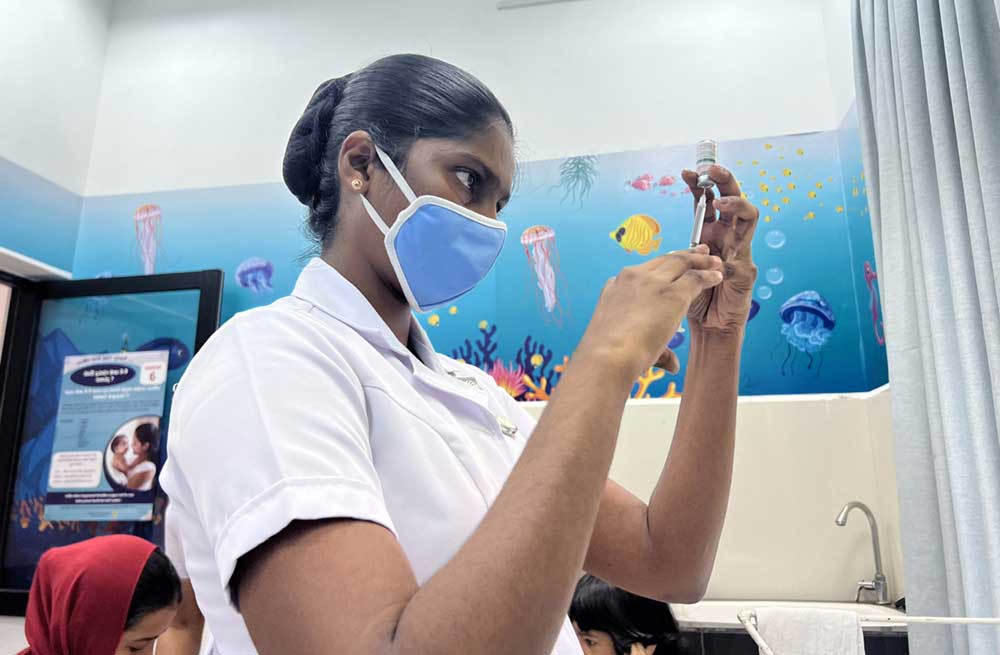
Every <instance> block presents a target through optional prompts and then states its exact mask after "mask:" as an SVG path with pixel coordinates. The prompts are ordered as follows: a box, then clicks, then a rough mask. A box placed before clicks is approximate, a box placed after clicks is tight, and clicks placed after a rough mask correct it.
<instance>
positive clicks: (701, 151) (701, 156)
mask: <svg viewBox="0 0 1000 655" xmlns="http://www.w3.org/2000/svg"><path fill="white" fill-rule="evenodd" d="M696 155H697V165H696V166H695V172H696V173H697V174H698V187H699V188H700V189H701V190H702V191H701V198H699V199H698V204H697V205H696V206H695V209H694V229H692V230H691V247H692V248H694V247H695V246H697V245H699V244H700V243H701V228H702V227H703V226H704V225H705V211H706V208H707V202H706V200H705V196H706V195H707V194H708V190H709V189H711V188H712V186H713V185H714V182H712V178H711V177H709V175H708V169H709V168H711V167H712V165H713V164H715V163H716V161H718V144H717V143H716V142H715V141H714V140H713V139H702V140H701V141H699V142H698V148H697V151H696Z"/></svg>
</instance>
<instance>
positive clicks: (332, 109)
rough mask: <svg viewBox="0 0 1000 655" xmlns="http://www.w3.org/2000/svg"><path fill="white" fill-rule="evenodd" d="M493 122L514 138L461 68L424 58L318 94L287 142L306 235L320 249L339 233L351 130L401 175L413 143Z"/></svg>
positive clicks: (395, 59)
mask: <svg viewBox="0 0 1000 655" xmlns="http://www.w3.org/2000/svg"><path fill="white" fill-rule="evenodd" d="M495 121H502V122H503V123H504V124H505V125H506V126H507V129H508V131H511V133H512V134H513V127H512V124H511V120H510V116H509V115H508V114H507V110H506V109H504V107H503V105H501V104H500V101H499V100H497V98H496V96H494V95H493V93H492V92H491V91H490V90H489V89H488V88H486V85H484V84H483V83H482V82H480V81H479V80H478V79H476V78H475V77H473V76H472V75H470V74H469V73H467V72H465V71H463V70H462V69H461V68H458V67H457V66H454V65H452V64H449V63H446V62H443V61H441V60H439V59H433V58H431V57H424V56H421V55H394V56H392V57H386V58H384V59H380V60H378V61H376V62H375V63H373V64H371V65H369V66H366V67H365V68H362V69H361V70H359V71H357V72H355V73H351V74H350V75H346V76H344V77H340V78H337V79H333V80H327V81H326V82H323V83H322V84H321V85H320V86H319V88H318V89H316V92H315V93H314V94H313V97H312V99H311V100H309V104H308V105H307V106H306V110H305V113H303V114H302V117H301V118H300V119H299V121H298V123H296V124H295V127H294V128H293V129H292V134H291V136H290V137H289V139H288V147H287V149H286V150H285V161H284V165H283V167H282V172H283V176H284V179H285V184H286V185H287V186H288V189H289V190H290V191H291V192H292V193H293V194H294V195H295V197H296V198H298V199H299V202H301V203H302V204H303V205H306V206H307V207H308V208H309V219H308V227H309V232H310V233H311V235H312V237H313V238H314V239H315V240H316V241H317V242H319V244H320V245H321V246H322V245H325V244H326V243H328V242H329V241H330V239H331V238H332V237H333V233H334V229H335V227H336V219H337V208H338V206H339V204H340V181H339V179H338V176H337V160H338V157H339V155H340V147H341V145H342V144H343V143H344V139H346V138H347V136H348V135H349V134H350V133H351V132H354V131H355V130H365V131H367V132H368V133H369V134H370V135H371V137H372V139H374V141H375V143H376V144H377V145H378V146H379V147H380V148H382V150H384V151H385V152H386V153H387V154H388V155H389V157H391V158H392V160H393V161H394V162H395V163H396V165H397V166H399V167H400V168H401V169H402V168H404V166H405V162H406V155H407V154H408V152H409V149H410V146H411V145H412V144H413V142H414V141H415V140H417V139H423V138H430V139H461V138H464V137H467V136H468V135H470V134H472V133H474V132H475V131H477V130H480V129H482V128H483V127H485V126H487V125H489V124H491V123H493V122H495ZM378 165H381V164H378Z"/></svg>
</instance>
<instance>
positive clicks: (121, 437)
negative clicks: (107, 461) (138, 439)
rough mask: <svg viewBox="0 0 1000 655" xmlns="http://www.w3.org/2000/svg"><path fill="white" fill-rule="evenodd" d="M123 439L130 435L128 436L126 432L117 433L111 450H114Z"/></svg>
mask: <svg viewBox="0 0 1000 655" xmlns="http://www.w3.org/2000/svg"><path fill="white" fill-rule="evenodd" d="M122 440H128V437H126V436H125V435H124V434H116V435H115V438H114V439H112V440H111V452H114V450H115V448H117V447H118V444H119V443H120V442H121V441H122Z"/></svg>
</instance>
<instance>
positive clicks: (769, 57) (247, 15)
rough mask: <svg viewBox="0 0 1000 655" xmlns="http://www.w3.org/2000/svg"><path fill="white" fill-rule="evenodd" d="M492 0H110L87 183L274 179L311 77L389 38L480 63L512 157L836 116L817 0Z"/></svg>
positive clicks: (778, 128) (776, 129) (340, 68)
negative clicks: (505, 123) (515, 138)
mask: <svg viewBox="0 0 1000 655" xmlns="http://www.w3.org/2000/svg"><path fill="white" fill-rule="evenodd" d="M845 2H846V0H845ZM495 4H496V3H495V0H435V1H434V2H414V3H403V2H394V1H390V0H373V1H371V2H363V3H358V2H347V1H345V0H323V1H308V2H296V3H284V2H280V1H279V0H251V1H246V0H242V1H239V2H236V1H235V0H228V1H227V0H216V1H214V2H211V3H205V2H202V1H201V0H178V1H175V2H170V3H169V4H168V5H165V3H163V2H162V1H161V0H130V1H129V2H119V3H117V4H116V6H115V10H114V14H113V22H112V24H113V28H112V33H111V39H110V43H109V47H108V56H107V65H106V69H105V75H104V80H103V87H102V94H101V101H100V112H99V118H98V123H97V131H96V141H95V148H94V156H93V160H92V162H91V171H90V178H89V182H88V185H87V194H88V195H104V194H118V193H132V192H137V191H155V190H165V189H176V188H194V187H209V186H221V185H232V184H243V183H256V182H273V181H277V180H280V179H281V177H280V167H281V159H282V154H283V152H284V146H285V141H286V139H287V136H288V133H289V131H290V129H291V127H292V125H293V124H294V122H295V120H296V119H297V118H298V116H299V115H300V114H301V111H302V109H303V107H304V106H305V104H306V101H307V100H308V99H309V96H310V95H311V93H312V91H313V90H314V89H315V87H316V86H317V84H318V83H319V82H321V81H323V80H325V79H327V78H329V77H333V76H337V75H342V74H345V73H347V72H349V71H351V70H353V69H355V68H357V67H358V66H360V65H363V64H365V63H367V62H369V61H371V60H373V59H375V58H377V57H379V56H383V55H386V54H391V53H396V52H401V51H412V52H419V53H425V54H431V55H434V56H438V57H442V58H445V59H448V60H451V61H453V62H455V63H457V64H459V65H461V66H463V67H465V68H467V69H469V70H470V71H472V72H473V73H474V74H476V75H478V76H479V77H480V78H482V79H483V80H484V81H485V82H486V83H487V84H488V85H489V86H490V87H491V88H492V89H493V90H494V91H495V92H496V93H497V95H498V96H499V97H500V98H501V99H502V100H503V101H504V102H505V104H506V105H507V107H508V109H509V110H510V112H511V114H512V116H513V118H514V121H515V124H516V126H517V129H518V131H519V137H520V146H521V156H522V157H523V158H524V159H544V158H553V157H559V156H563V155H567V154H580V153H583V152H607V151H621V150H632V149H641V148H649V147H651V146H656V145H659V144H673V143H684V142H692V141H693V140H695V139H696V138H698V137H701V136H705V135H709V136H714V137H718V138H720V139H733V138H741V137H756V136H762V135H768V134H782V133H793V132H801V131H809V130H822V129H829V128H833V127H835V126H836V125H837V121H838V120H839V119H840V115H838V114H837V113H836V112H835V111H834V107H833V103H832V100H831V98H832V95H831V87H830V81H829V77H828V75H827V73H826V57H827V55H826V51H825V49H824V47H823V42H824V38H825V31H824V26H823V12H822V7H821V5H820V3H819V1H818V0H810V1H808V2H803V1H802V0H759V1H757V2H753V3H750V2H745V1H743V0H718V1H716V2H712V3H699V4H691V3H689V2H683V1H682V0H588V1H587V2H573V3H566V4H556V5H549V6H542V7H534V8H527V9H519V10H513V11H504V12H498V11H496V10H495Z"/></svg>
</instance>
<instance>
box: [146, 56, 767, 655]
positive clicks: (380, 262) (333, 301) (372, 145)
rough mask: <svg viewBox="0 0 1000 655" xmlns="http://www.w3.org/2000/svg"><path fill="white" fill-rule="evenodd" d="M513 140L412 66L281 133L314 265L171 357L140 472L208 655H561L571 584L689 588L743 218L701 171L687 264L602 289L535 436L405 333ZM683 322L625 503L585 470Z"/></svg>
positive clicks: (499, 124) (708, 517)
mask: <svg viewBox="0 0 1000 655" xmlns="http://www.w3.org/2000/svg"><path fill="white" fill-rule="evenodd" d="M512 134H513V129H512V126H511V121H510V118H509V116H508V114H507V112H506V111H505V110H504V108H503V107H502V106H501V104H500V103H499V101H498V100H497V99H496V98H495V97H494V96H493V94H492V93H491V92H490V91H489V90H488V89H487V88H486V87H485V86H483V84H482V83H481V82H479V81H478V80H476V79H475V78H473V77H471V76H470V75H469V74H467V73H465V72H464V71H462V70H460V69H458V68H455V67H454V66H451V65H449V64H446V63H444V62H441V61H438V60H434V59H430V58H426V57H420V56H395V57H389V58H386V59H382V60H380V61H377V62H375V63H374V64H372V65H370V66H368V67H366V68H364V69H362V70H360V71H358V72H356V73H353V74H351V75H348V76H346V77H342V78H339V79H335V80H331V81H329V82H326V83H324V84H322V85H321V86H320V88H319V89H318V90H317V91H316V93H315V95H314V96H313V98H312V99H311V100H310V102H309V104H308V106H307V108H306V111H305V113H304V115H303V116H302V118H301V119H300V120H299V122H298V124H297V125H296V126H295V128H294V130H293V132H292V135H291V138H290V140H289V144H288V149H287V152H286V155H285V162H284V177H285V181H286V184H287V185H288V187H289V189H290V190H291V191H292V192H293V193H294V194H295V195H296V196H297V197H298V199H299V200H300V201H301V202H302V203H303V204H305V205H306V206H307V207H308V212H309V218H308V226H309V228H310V230H311V231H312V233H313V234H314V235H315V237H316V239H317V241H318V242H319V244H320V247H321V256H320V257H317V258H316V259H314V260H312V261H311V262H310V263H309V264H308V265H307V266H306V267H305V269H304V270H303V271H302V274H301V276H300V277H299V279H298V282H297V284H296V286H295V289H294V291H293V292H292V294H291V295H290V296H288V297H285V298H282V299H280V300H278V301H277V302H275V303H273V304H272V305H270V306H268V307H264V308H259V309H254V310H251V311H248V312H244V313H242V314H239V315H238V316H235V317H234V318H233V319H231V320H230V321H228V322H227V323H226V324H225V325H224V326H223V327H222V328H221V329H220V330H219V331H218V332H217V333H216V334H215V335H214V336H213V337H212V338H211V339H210V340H209V342H208V343H207V344H206V346H205V347H204V348H203V349H202V350H201V352H200V353H199V354H198V355H197V356H196V357H195V358H194V360H193V361H192V363H191V364H190V367H189V368H188V370H187V372H186V373H185V375H184V378H183V380H182V381H181V383H180V385H179V387H178V389H177V393H176V396H175V398H174V404H173V411H172V414H171V421H170V430H171V431H170V437H169V440H168V441H169V451H168V461H167V465H166V468H165V470H164V472H163V474H162V484H163V487H164V488H165V489H166V491H167V493H168V494H169V495H170V498H171V503H172V509H171V511H172V512H174V517H173V518H174V519H176V520H177V521H178V522H179V525H180V529H181V533H182V537H183V542H184V548H185V555H186V557H187V566H188V573H189V574H190V577H191V582H192V584H193V585H194V589H195V591H196V593H197V597H198V600H199V604H200V605H201V608H202V611H203V613H204V614H205V617H206V620H207V623H208V626H209V628H210V629H211V631H212V633H213V635H214V637H215V640H216V643H215V648H216V650H217V652H218V653H220V654H221V655H251V654H254V653H259V654H260V655H279V654H285V653H288V654H295V655H306V654H308V655H321V654H324V653H330V654H336V655H353V654H358V655H361V654H364V655H370V654H372V653H381V654H387V655H389V654H396V653H398V654H407V655H409V654H425V653H426V654H430V653H434V654H435V655H440V654H442V653H470V652H474V653H477V654H480V655H485V654H492V653H504V654H508V653H518V654H532V655H534V654H548V653H558V654H559V655H569V654H573V655H579V653H580V646H579V644H578V642H577V639H576V637H575V635H574V632H573V628H572V626H571V625H570V623H569V622H568V620H567V618H566V612H567V608H568V607H569V603H570V599H571V596H572V594H573V589H574V585H575V583H576V580H577V578H578V577H579V575H580V571H581V570H586V571H589V572H591V573H593V574H595V575H598V576H600V577H601V578H603V579H605V580H608V581H609V582H611V583H612V584H614V585H617V586H620V587H623V588H625V589H627V590H629V591H632V592H634V593H637V594H641V595H645V596H649V597H652V598H657V599H661V600H664V601H675V602H691V601H695V600H697V599H698V598H700V597H701V595H702V594H703V593H704V590H705V587H706V585H707V583H708V579H709V575H710V573H711V570H712V566H713V562H714V558H715V552H716V548H717V545H718V541H719V534H720V531H721V528H722V523H723V518H724V514H725V509H726V503H727V498H728V492H729V485H730V477H731V470H732V458H733V438H734V425H735V411H736V393H737V381H738V378H739V357H740V348H741V345H742V341H743V330H744V325H745V323H746V318H747V313H748V311H749V306H750V292H751V289H752V287H753V283H754V279H755V276H756V269H755V267H754V265H753V262H752V260H751V254H750V241H751V238H752V236H753V230H754V226H755V223H756V220H757V211H756V209H755V208H754V207H753V206H752V205H750V203H749V202H747V201H746V200H745V199H742V198H741V195H740V191H739V187H738V185H737V183H736V181H735V179H734V178H733V176H732V175H731V174H730V173H729V172H728V171H726V170H725V169H723V168H721V167H715V168H713V169H712V171H711V175H712V178H713V179H714V181H715V182H716V183H717V185H718V189H719V194H718V195H719V197H714V195H713V194H711V192H709V193H710V195H709V205H708V212H707V218H706V226H705V231H704V237H705V243H706V244H707V246H701V247H700V248H697V249H692V250H690V251H683V252H677V253H672V254H669V255H665V256H661V257H656V258H652V259H648V260H646V261H644V262H642V263H640V264H638V265H636V266H633V267H629V268H626V269H624V270H623V271H622V272H621V273H620V274H619V275H617V276H616V277H615V278H614V279H612V280H610V281H609V282H608V284H607V285H606V286H605V288H604V289H603V291H602V292H601V296H600V300H599V302H598V305H597V309H596V310H595V313H594V315H593V318H592V319H591V322H590V325H589V327H588V328H587V330H586V333H585V335H584V337H583V338H582V340H581V342H580V344H579V346H578V348H577V350H576V352H575V353H574V354H573V357H572V360H571V362H570V364H569V366H568V367H567V369H566V370H565V372H564V374H563V376H562V378H561V381H560V383H559V386H558V389H557V391H556V393H555V394H554V396H553V398H552V400H551V401H550V402H549V404H548V406H547V408H546V410H545V412H544V414H543V415H542V417H541V419H540V420H539V422H538V424H537V426H536V425H534V424H533V421H532V420H531V419H530V418H529V417H528V416H527V414H526V413H525V412H524V411H523V410H521V409H520V408H519V407H518V405H517V404H516V403H515V402H514V401H513V400H512V399H511V398H510V397H509V396H508V395H507V394H506V393H504V392H503V391H502V390H500V389H499V388H498V387H497V386H496V385H495V384H494V383H493V380H492V379H491V378H490V377H489V376H488V375H486V374H485V373H483V372H482V371H480V370H478V369H476V368H474V367H471V366H468V365H465V364H463V363H460V362H456V361H454V360H452V359H449V358H446V357H443V356H440V355H436V354H435V353H434V351H433V349H432V347H431V344H430V343H429V341H428V339H427V336H426V335H425V334H424V332H423V331H422V330H421V328H420V327H419V325H418V323H417V322H416V320H415V319H414V318H413V316H412V314H411V311H412V310H414V309H417V310H425V309H430V308H433V307H437V306H441V305H442V304H444V305H447V304H450V303H451V302H453V301H454V300H455V299H456V298H457V297H459V296H460V295H461V294H462V293H464V292H465V291H468V290H469V289H471V288H472V287H473V286H475V284H476V283H477V282H479V281H480V280H481V279H482V278H483V277H484V276H485V275H486V273H487V272H488V271H489V270H490V268H491V266H492V264H493V262H494V260H495V259H496V256H497V254H498V253H499V249H500V247H501V246H502V243H503V237H504V231H505V226H504V224H503V223H502V222H500V221H497V220H496V216H497V214H498V212H499V211H500V210H501V209H502V208H503V206H504V204H505V203H506V202H507V200H508V197H509V195H510V191H511V184H512V178H513V176H514V147H513V137H512ZM684 179H685V180H686V182H687V183H688V184H689V186H691V187H692V191H693V192H694V193H693V195H694V197H695V199H696V200H697V198H698V197H700V193H701V192H700V190H698V189H697V187H696V185H695V182H696V178H695V176H694V174H693V173H691V172H690V171H688V172H685V173H684ZM416 196H419V198H416ZM281 229H285V228H281ZM386 233H388V236H386ZM710 251H711V253H712V254H710ZM498 283H500V284H503V280H499V281H498ZM596 292H597V290H595V293H596ZM686 313H687V316H688V321H689V333H690V337H691V355H690V359H689V366H688V373H687V379H686V382H685V386H684V399H683V402H682V405H681V410H680V415H679V418H678V422H677V427H676V432H675V434H674V438H673V444H672V446H671V451H670V454H669V458H668V460H667V462H666V464H665V466H664V469H663V474H662V477H661V478H660V481H659V483H658V485H657V487H656V489H655V491H654V493H653V495H652V498H651V499H650V501H649V504H648V506H647V504H646V503H644V502H642V501H641V500H639V499H638V498H635V497H634V496H632V495H631V494H629V493H628V492H626V491H625V490H624V489H622V488H621V487H620V486H618V485H616V484H615V483H613V482H610V481H608V479H607V475H608V470H609V467H610V464H611V459H612V454H613V453H614V449H615V442H616V439H617V435H618V428H619V423H620V421H621V417H622V412H623V409H624V405H625V400H626V398H627V397H628V395H629V391H630V389H631V387H632V384H633V381H634V380H635V379H636V377H637V376H638V375H639V374H640V373H641V372H643V371H645V370H646V369H647V368H648V367H649V366H651V365H653V364H654V363H656V362H657V361H659V362H660V364H661V365H663V366H665V367H668V368H671V369H674V370H676V368H677V359H676V357H675V356H674V355H673V353H670V352H669V351H665V350H664V344H666V343H667V342H668V341H669V340H670V337H671V336H672V335H673V334H674V333H675V331H676V330H677V328H678V326H679V324H680V322H681V320H682V318H683V317H684V316H685V314H686ZM666 436H667V435H664V438H666ZM529 437H530V439H529Z"/></svg>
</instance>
